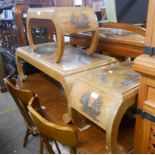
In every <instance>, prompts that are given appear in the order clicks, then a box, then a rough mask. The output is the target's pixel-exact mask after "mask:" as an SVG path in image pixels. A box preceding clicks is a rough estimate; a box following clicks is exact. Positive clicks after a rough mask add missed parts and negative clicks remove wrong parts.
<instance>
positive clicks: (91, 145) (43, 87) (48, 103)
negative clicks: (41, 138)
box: [21, 74, 133, 153]
mask: <svg viewBox="0 0 155 155" xmlns="http://www.w3.org/2000/svg"><path fill="white" fill-rule="evenodd" d="M38 83H39V84H38ZM21 86H22V87H23V88H26V89H31V90H32V91H33V92H35V93H37V94H38V96H39V99H40V101H41V104H42V105H44V106H45V107H46V109H45V113H46V114H47V119H49V120H51V121H54V122H56V123H58V124H60V125H66V124H65V123H64V121H63V118H62V115H63V114H64V113H66V111H67V100H66V96H65V93H64V91H63V89H62V88H61V86H60V85H59V84H57V82H56V81H54V80H53V79H51V78H50V79H49V77H47V76H46V75H45V74H34V75H32V76H29V77H28V78H27V79H26V81H25V82H22V83H21ZM89 124H91V125H92V127H91V128H90V129H88V130H86V131H83V132H80V131H79V130H77V126H75V125H72V124H70V125H69V126H72V127H74V128H75V129H76V131H77V132H78V149H77V151H78V152H80V153H110V152H108V151H107V150H106V148H105V146H106V141H105V131H103V130H102V129H101V128H99V127H97V126H96V125H94V124H92V123H91V122H89ZM126 133H128V134H126ZM132 137H133V126H131V127H127V128H122V129H121V130H120V131H119V136H118V138H119V139H118V141H119V142H120V143H121V145H123V146H124V147H125V148H126V150H129V148H131V146H132Z"/></svg>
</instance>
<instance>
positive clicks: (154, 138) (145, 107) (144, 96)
mask: <svg viewBox="0 0 155 155" xmlns="http://www.w3.org/2000/svg"><path fill="white" fill-rule="evenodd" d="M154 6H155V1H154V0H150V1H149V13H148V22H147V31H146V47H145V50H144V53H146V54H144V55H141V56H139V57H137V58H136V59H135V65H134V69H135V70H136V71H137V72H139V73H141V75H142V78H141V83H140V90H139V102H138V115H137V118H136V128H135V140H134V153H142V154H148V153H155V56H154V55H155V52H154V49H155V33H154V32H155V30H154V26H155V22H154V21H155V7H154Z"/></svg>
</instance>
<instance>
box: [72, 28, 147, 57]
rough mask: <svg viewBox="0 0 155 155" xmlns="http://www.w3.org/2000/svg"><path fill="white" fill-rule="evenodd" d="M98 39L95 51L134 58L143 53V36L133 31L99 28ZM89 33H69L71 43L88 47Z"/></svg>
mask: <svg viewBox="0 0 155 155" xmlns="http://www.w3.org/2000/svg"><path fill="white" fill-rule="evenodd" d="M99 32H100V39H99V43H98V47H97V51H98V52H100V53H104V54H108V55H116V56H123V57H131V58H135V57H137V56H138V55H141V54H143V48H144V41H145V37H144V36H142V35H139V34H136V33H134V32H130V31H126V30H122V29H116V28H104V27H102V28H99ZM90 40H91V34H90V33H80V34H72V35H71V45H77V46H80V47H84V48H88V47H89V46H90Z"/></svg>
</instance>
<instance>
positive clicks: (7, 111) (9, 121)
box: [0, 93, 39, 154]
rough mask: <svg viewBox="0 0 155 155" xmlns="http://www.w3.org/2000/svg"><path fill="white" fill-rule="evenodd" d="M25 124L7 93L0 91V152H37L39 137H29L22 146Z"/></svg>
mask: <svg viewBox="0 0 155 155" xmlns="http://www.w3.org/2000/svg"><path fill="white" fill-rule="evenodd" d="M25 130H26V127H25V124H24V121H23V118H22V117H21V115H20V113H19V111H18V109H17V108H16V105H15V103H14V101H13V99H12V98H11V96H10V94H9V93H2V94H1V93H0V154H1V153H4V154H5V153H10V154H15V153H20V154H23V153H24V154H26V153H30V154H31V153H32V154H33V153H39V137H38V136H37V137H30V139H29V141H28V144H27V146H26V147H25V148H24V147H23V146H22V145H23V139H24V135H25Z"/></svg>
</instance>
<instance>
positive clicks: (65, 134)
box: [28, 97, 77, 153]
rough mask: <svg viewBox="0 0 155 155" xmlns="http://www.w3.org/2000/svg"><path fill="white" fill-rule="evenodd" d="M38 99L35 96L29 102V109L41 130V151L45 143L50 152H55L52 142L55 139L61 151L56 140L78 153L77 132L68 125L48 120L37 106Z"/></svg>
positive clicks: (41, 151)
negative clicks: (60, 124)
mask: <svg viewBox="0 0 155 155" xmlns="http://www.w3.org/2000/svg"><path fill="white" fill-rule="evenodd" d="M37 102H38V99H37V98H36V97H33V98H32V99H31V101H30V102H29V105H28V109H29V111H30V113H31V115H32V118H33V120H34V122H35V124H36V126H37V128H38V130H39V132H40V136H41V137H40V153H43V147H44V144H45V146H46V148H47V151H48V152H49V153H54V151H53V148H52V146H51V145H50V142H51V141H53V142H54V143H55V145H56V148H57V150H58V152H59V153H61V152H60V149H59V146H58V144H57V142H56V141H58V142H60V143H61V144H63V145H67V146H70V153H76V149H75V147H76V146H77V134H76V132H75V131H74V130H73V129H72V128H71V127H68V126H59V125H57V124H54V123H51V122H49V121H47V120H46V119H45V118H44V117H42V115H41V114H40V113H39V112H38V110H37V109H36V108H35V107H36V106H35V105H36V104H37Z"/></svg>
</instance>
